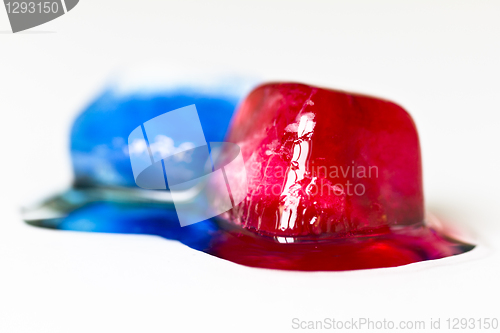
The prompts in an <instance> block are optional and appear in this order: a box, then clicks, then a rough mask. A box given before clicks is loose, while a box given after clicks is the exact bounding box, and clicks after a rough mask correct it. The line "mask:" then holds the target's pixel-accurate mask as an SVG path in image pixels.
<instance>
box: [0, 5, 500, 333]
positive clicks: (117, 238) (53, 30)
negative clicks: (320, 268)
mask: <svg viewBox="0 0 500 333" xmlns="http://www.w3.org/2000/svg"><path fill="white" fill-rule="evenodd" d="M499 12H500V2H494V1H469V2H464V1H441V2H435V1H419V2H417V1H404V2H403V1H379V2H374V1H342V2H339V1H334V2H332V1H325V2H312V1H307V2H303V3H298V2H288V1H282V2H269V1H266V2H259V3H256V2H254V1H247V2H210V3H209V2H187V1H183V2H180V1H179V2H176V3H170V2H167V1H161V2H160V1H153V0H142V1H138V0H137V1H124V0H121V1H118V0H113V1H111V0H109V1H97V0H81V1H80V3H79V4H78V5H77V6H76V7H75V8H74V9H73V10H72V11H71V12H69V13H68V14H67V15H64V16H63V17H61V18H59V19H56V20H54V21H53V22H49V23H47V24H45V25H42V26H40V27H36V28H34V29H32V30H30V31H28V32H25V33H19V34H16V35H12V34H9V33H8V30H10V27H9V25H8V21H7V16H6V13H5V11H4V10H3V9H0V30H3V31H4V32H2V33H0V50H1V53H0V117H1V124H2V130H1V131H0V142H1V146H0V147H1V150H2V156H3V157H2V166H1V169H0V170H1V174H2V176H3V178H2V179H3V183H2V192H1V194H0V196H1V207H0V208H1V212H2V216H1V220H0V332H9V333H10V332H37V333H41V332H50V333H55V332H183V331H187V332H194V331H198V332H205V331H214V332H226V331H227V332H236V331H243V332H258V331H259V332H260V331H263V332H282V331H283V332H286V331H295V330H293V329H292V328H291V327H292V318H300V319H301V320H323V319H324V318H325V317H334V318H336V319H337V320H349V319H350V318H351V317H354V318H359V317H370V318H371V319H372V320H382V319H384V318H386V319H387V320H393V321H396V322H397V321H399V320H425V321H426V322H428V321H429V319H430V318H431V317H432V318H438V317H440V318H441V322H442V323H441V326H442V327H443V326H444V324H443V322H444V320H446V318H448V317H459V318H461V317H467V318H469V317H475V318H479V317H497V318H499V317H500V313H499V309H500V306H499V302H500V301H499V300H500V297H499V296H500V287H499V286H498V281H499V278H500V260H499V259H500V256H499V254H498V249H499V246H500V228H499V225H500V210H499V209H498V199H499V194H498V188H499V185H500V182H499V180H500V179H499V178H500V176H499V172H498V170H499V167H500V160H499V149H498V142H499V137H500V131H499V130H498V125H499V120H500V116H499V115H500V99H499V91H500V89H499V88H500V81H499V77H500V61H499V59H500V38H498V36H500V20H499V19H498V13H499ZM148 59H154V60H155V61H176V60H182V61H183V63H189V62H190V61H192V62H196V63H197V64H200V63H201V64H202V65H205V66H212V65H213V66H218V67H224V68H225V69H226V70H227V71H228V72H231V71H232V70H239V71H244V72H248V73H252V74H256V75H260V76H262V77H265V78H268V79H288V80H295V81H303V82H307V83H314V84H320V85H324V86H329V87H333V88H339V89H345V90H351V91H356V92H362V93H368V94H372V95H376V96H382V97H386V98H388V99H391V100H393V101H396V102H398V103H400V104H401V105H403V106H404V107H405V108H407V109H408V110H409V112H410V113H411V114H412V115H413V117H414V119H415V121H416V123H417V126H418V128H419V132H420V136H421V143H422V150H423V158H424V178H425V191H426V201H427V205H428V207H430V208H431V209H432V210H433V211H434V212H436V213H438V214H441V216H444V217H445V218H447V219H449V220H451V221H453V222H454V223H455V224H456V225H460V226H462V227H464V228H465V229H467V230H469V232H470V233H471V234H472V235H473V236H474V237H475V239H476V240H477V242H478V243H479V247H478V249H477V250H474V251H473V252H470V253H468V254H465V255H461V256H457V257H453V258H446V259H442V260H437V261H434V262H424V263H418V264H413V265H409V266H406V267H399V268H392V269H380V270H372V271H357V272H344V273H291V272H280V271H270V270H262V269H251V268H247V267H242V266H238V265H235V264H232V263H230V262H225V261H223V260H220V259H217V258H213V257H210V256H208V255H206V254H203V253H199V252H196V251H194V250H191V249H189V248H187V247H185V246H183V245H181V244H179V243H176V242H173V241H167V240H164V239H161V238H159V237H152V236H134V235H127V236H124V235H106V234H91V233H75V232H56V231H51V230H43V229H37V228H31V227H29V226H27V225H25V224H24V223H22V222H21V220H20V218H19V215H18V211H19V207H20V205H21V204H22V203H25V202H27V201H29V200H30V199H32V198H36V197H39V196H40V195H44V194H46V193H48V192H50V191H52V190H54V189H57V188H64V187H65V186H66V185H67V184H69V182H70V179H71V170H70V168H69V158H68V155H67V146H68V134H69V128H70V124H71V122H72V120H73V119H74V117H75V116H76V114H77V112H78V111H79V110H80V109H81V108H82V107H84V105H85V104H86V103H87V102H88V101H89V100H90V98H91V97H92V96H93V95H94V94H95V93H96V92H98V91H99V89H100V88H101V87H102V86H103V85H104V83H105V82H106V80H108V78H109V77H110V75H111V74H112V73H115V72H117V70H119V69H120V68H122V67H126V66H129V65H131V64H135V63H138V62H144V61H148ZM426 327H427V328H429V327H428V326H426ZM434 331H436V330H434ZM442 331H445V330H442Z"/></svg>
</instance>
